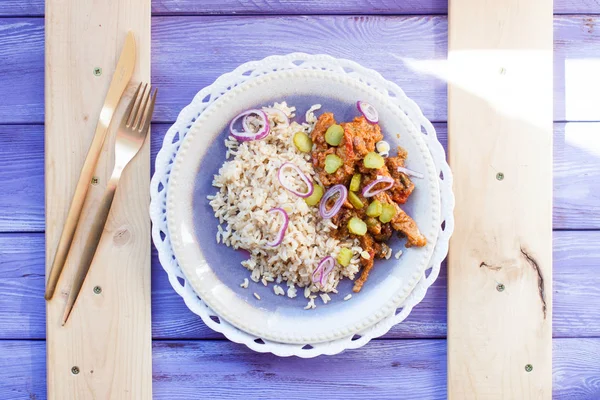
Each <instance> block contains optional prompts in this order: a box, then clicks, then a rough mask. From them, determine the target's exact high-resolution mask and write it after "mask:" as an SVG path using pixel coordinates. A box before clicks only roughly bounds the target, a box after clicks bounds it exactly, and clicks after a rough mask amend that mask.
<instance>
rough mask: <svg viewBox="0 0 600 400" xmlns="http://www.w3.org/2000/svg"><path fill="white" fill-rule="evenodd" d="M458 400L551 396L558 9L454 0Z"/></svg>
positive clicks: (454, 384)
mask: <svg viewBox="0 0 600 400" xmlns="http://www.w3.org/2000/svg"><path fill="white" fill-rule="evenodd" d="M448 39H449V40H448V41H449V43H448V63H449V68H448V81H449V90H448V148H449V160H450V165H451V167H452V170H453V172H454V177H455V181H454V192H455V195H456V210H455V217H456V230H455V232H454V236H453V237H452V240H451V244H450V255H449V266H448V398H449V399H450V400H463V399H550V398H551V396H552V342H551V340H552V1H550V0H529V1H522V0H497V1H491V0H490V1H480V0H452V1H451V2H450V6H449V38H448Z"/></svg>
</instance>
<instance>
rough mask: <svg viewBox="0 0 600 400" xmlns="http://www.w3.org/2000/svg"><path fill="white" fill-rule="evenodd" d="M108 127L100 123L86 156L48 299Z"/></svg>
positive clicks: (57, 257)
mask: <svg viewBox="0 0 600 400" xmlns="http://www.w3.org/2000/svg"><path fill="white" fill-rule="evenodd" d="M106 128H108V127H107V126H105V125H104V124H103V123H101V122H99V123H98V127H97V128H96V134H95V135H94V139H93V140H92V144H91V145H90V149H89V150H88V154H87V156H86V157H85V162H84V163H83V168H82V169H81V174H80V175H79V181H78V182H77V186H76V187H75V194H74V195H73V200H71V206H70V207H69V212H68V214H67V219H66V221H65V226H64V228H63V231H62V233H61V235H60V239H59V241H58V247H57V249H56V254H55V255H54V260H53V261H52V267H50V272H49V277H48V283H47V284H46V293H45V294H44V297H45V298H46V300H50V299H52V296H53V295H54V292H55V290H56V285H57V284H58V278H59V277H60V274H61V272H62V270H63V268H64V266H65V262H66V261H67V255H68V254H69V249H70V248H71V243H72V242H73V237H74V236H75V229H76V228H77V224H78V222H79V217H80V216H81V210H82V209H83V203H84V202H85V198H86V196H87V193H88V189H89V187H90V184H91V181H92V177H93V175H94V170H95V169H96V164H97V163H98V158H99V157H100V152H101V151H102V145H103V144H104V139H105V138H106V133H105V132H106ZM98 131H100V132H98Z"/></svg>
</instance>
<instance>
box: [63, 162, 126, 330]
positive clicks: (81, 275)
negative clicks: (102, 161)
mask: <svg viewBox="0 0 600 400" xmlns="http://www.w3.org/2000/svg"><path fill="white" fill-rule="evenodd" d="M120 170H121V169H120V168H115V171H113V174H112V176H111V178H110V180H109V181H108V184H107V186H106V190H105V191H104V195H103V196H102V200H101V201H100V204H99V205H98V211H97V213H96V215H95V216H94V222H93V223H92V227H91V229H90V231H89V233H88V236H87V239H86V241H85V247H84V249H83V254H82V255H81V259H80V260H79V263H78V265H77V269H76V272H75V276H74V278H73V283H72V286H71V290H70V291H69V297H68V298H67V305H66V308H65V313H64V315H63V325H64V324H65V322H67V319H68V318H69V314H70V313H71V310H72V309H73V305H74V304H75V301H76V300H77V297H78V296H79V292H80V290H81V287H82V286H83V282H84V280H85V277H86V276H87V273H88V271H89V269H90V266H91V265H92V261H93V260H94V255H95V254H96V250H97V249H98V244H99V243H100V238H101V237H102V232H103V231H104V226H105V225H106V220H107V219H108V214H109V213H110V207H111V205H112V203H113V199H114V197H115V191H116V190H117V185H118V183H119V179H120V177H121V173H120Z"/></svg>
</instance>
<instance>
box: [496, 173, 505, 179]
mask: <svg viewBox="0 0 600 400" xmlns="http://www.w3.org/2000/svg"><path fill="white" fill-rule="evenodd" d="M496 179H498V180H499V181H501V180H502V179H504V174H503V173H502V172H498V173H497V174H496Z"/></svg>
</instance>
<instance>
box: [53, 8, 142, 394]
mask: <svg viewBox="0 0 600 400" xmlns="http://www.w3.org/2000/svg"><path fill="white" fill-rule="evenodd" d="M46 12H47V13H46V15H47V19H46V58H45V61H46V68H45V70H46V80H45V82H46V88H45V89H46V90H45V95H46V126H45V166H46V168H45V172H46V272H48V270H49V268H50V265H51V263H52V260H53V256H54V252H55V251H56V246H57V243H58V239H59V237H60V234H61V230H62V226H63V223H64V221H65V218H66V213H67V210H68V207H69V204H70V199H71V198H72V196H73V193H74V189H75V184H76V182H77V180H78V177H79V172H80V171H81V166H82V164H83V161H84V158H85V155H86V152H87V149H88V147H89V145H90V143H91V140H92V137H93V135H94V132H95V127H96V123H97V120H98V117H99V115H100V110H101V108H102V103H103V102H104V96H105V94H106V92H107V90H108V86H109V84H110V81H111V78H112V75H113V73H114V70H115V66H116V62H117V58H118V56H119V54H120V53H121V48H122V46H123V43H124V40H125V36H126V34H127V32H128V31H132V32H134V34H135V39H136V42H137V56H136V59H137V63H136V70H135V72H134V77H133V80H134V82H139V81H141V80H143V81H146V82H147V81H149V79H150V1H149V0H135V1H125V0H112V1H102V2H79V1H77V0H48V1H47V2H46ZM98 67H99V68H101V69H102V73H101V74H100V75H98V74H94V73H93V71H94V69H95V68H98ZM136 85H137V83H136V84H133V85H131V90H130V93H129V96H128V97H131V94H132V92H133V90H134V89H135V86H136ZM122 103H123V104H121V105H120V107H118V109H117V111H116V114H115V118H114V121H116V123H113V124H112V126H111V129H110V130H109V133H108V140H107V141H106V144H105V146H104V150H103V154H102V156H101V159H100V161H99V163H98V167H97V169H96V173H95V175H96V176H97V177H98V179H99V183H98V184H97V185H95V186H92V187H91V188H90V190H89V195H88V198H87V201H86V205H85V207H84V209H83V212H82V214H81V219H80V224H79V229H78V231H77V233H76V235H75V239H74V242H73V245H72V246H71V252H70V257H69V259H68V260H67V263H66V265H65V269H64V270H63V274H62V279H61V280H60V281H59V283H58V286H57V294H56V295H55V296H54V298H53V300H52V301H50V302H48V303H47V307H46V315H47V316H46V322H47V324H46V329H47V340H48V348H47V373H48V398H49V399H60V400H63V399H82V398H115V399H120V398H127V399H150V398H151V396H152V387H151V381H150V379H151V373H152V369H151V329H150V240H149V236H150V223H149V217H148V212H147V207H148V200H149V199H148V191H149V178H150V177H149V172H150V168H149V159H150V144H149V141H148V142H147V143H146V144H145V146H144V147H143V148H142V150H140V153H139V154H138V155H137V157H136V158H135V159H134V160H133V161H132V162H131V163H130V164H129V165H128V167H127V168H126V170H125V171H124V174H123V176H122V179H121V181H120V184H119V188H118V190H117V193H116V195H115V200H114V203H113V205H112V212H111V214H110V216H109V219H108V222H107V225H106V227H105V230H104V236H103V238H102V240H101V241H100V245H99V247H98V251H97V252H96V257H95V258H94V262H93V265H92V266H91V269H90V271H89V273H88V276H87V279H86V282H84V285H83V287H82V289H81V290H82V291H81V294H80V295H79V298H78V301H77V303H76V304H75V307H74V309H73V312H72V313H71V316H70V318H69V321H68V323H67V324H66V325H65V326H62V315H63V312H64V308H65V302H66V297H67V295H68V290H69V289H70V287H71V281H72V279H73V275H74V272H75V267H76V265H77V260H78V259H79V256H80V254H81V252H82V250H83V246H84V240H85V238H86V237H87V234H88V230H89V228H90V226H91V222H92V219H93V218H94V216H95V214H96V212H95V207H96V205H97V204H98V201H99V200H100V198H101V196H102V195H103V191H104V186H105V185H106V182H107V181H108V177H109V176H110V173H111V171H112V168H113V164H114V160H113V159H114V150H113V149H114V138H115V131H116V127H117V126H118V121H119V120H120V117H121V116H122V115H123V112H124V110H125V107H126V105H127V104H126V102H122ZM95 286H99V287H101V288H102V292H101V294H95V293H94V291H93V290H92V289H93V288H94V287H95ZM73 367H77V368H78V370H79V371H80V373H79V374H75V373H72V371H73Z"/></svg>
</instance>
